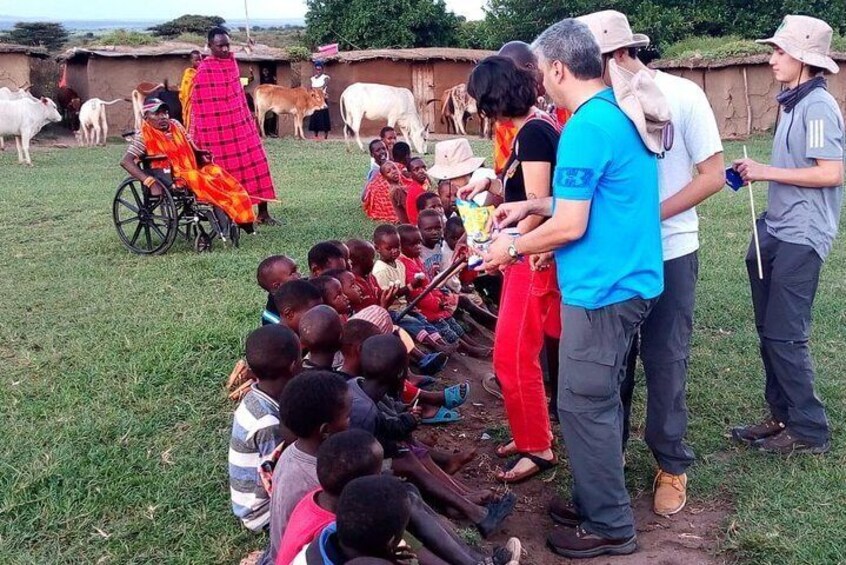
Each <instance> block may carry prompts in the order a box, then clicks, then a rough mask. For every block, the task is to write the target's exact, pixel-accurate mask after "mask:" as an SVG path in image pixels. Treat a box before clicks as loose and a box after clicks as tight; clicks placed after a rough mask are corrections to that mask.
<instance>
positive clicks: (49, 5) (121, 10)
mask: <svg viewBox="0 0 846 565" xmlns="http://www.w3.org/2000/svg"><path fill="white" fill-rule="evenodd" d="M484 1H485V0H446V4H447V7H448V8H449V9H450V10H452V11H453V12H455V13H456V14H459V15H462V16H465V17H466V18H467V19H470V20H478V19H482V18H483V17H484V15H483V12H482V5H483V4H484ZM247 5H248V8H249V10H250V19H283V18H302V17H303V16H305V12H306V7H305V0H247ZM182 14H208V15H217V16H220V17H222V18H224V19H230V18H237V19H243V18H244V2H243V1H242V0H175V1H174V0H142V1H139V2H132V1H130V2H118V1H115V0H29V1H26V2H23V1H21V0H0V16H18V17H21V18H47V19H51V20H116V19H127V20H157V19H163V20H168V19H172V18H175V17H177V16H181V15H182Z"/></svg>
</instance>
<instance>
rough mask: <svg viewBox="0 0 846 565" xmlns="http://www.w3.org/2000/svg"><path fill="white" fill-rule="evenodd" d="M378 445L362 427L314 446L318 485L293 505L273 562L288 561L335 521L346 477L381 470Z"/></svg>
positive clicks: (373, 473) (349, 478)
mask: <svg viewBox="0 0 846 565" xmlns="http://www.w3.org/2000/svg"><path fill="white" fill-rule="evenodd" d="M382 460H383V451H382V446H381V445H379V442H378V441H376V438H374V437H373V436H372V435H371V434H369V433H367V432H365V431H363V430H347V431H344V432H340V433H337V434H335V435H333V436H330V437H329V438H328V439H327V440H326V441H325V442H323V444H322V445H321V446H320V448H319V449H318V450H317V480H318V482H319V483H320V487H319V488H317V489H314V490H312V491H311V492H309V493H308V494H306V495H305V496H304V497H303V498H302V500H300V502H299V503H298V504H297V505H296V506H295V507H294V510H293V512H292V513H291V516H290V518H289V520H288V527H286V528H285V534H284V535H283V536H282V541H281V542H280V544H279V551H278V552H277V554H276V564H277V565H290V563H291V561H293V559H294V557H296V556H297V554H298V553H299V552H300V550H302V548H303V547H305V546H306V545H308V544H309V543H311V541H312V540H313V539H314V538H315V536H317V534H319V533H320V532H321V530H323V528H325V527H326V526H328V525H329V524H331V523H332V522H334V521H335V514H336V512H337V511H338V498H339V497H340V496H341V492H342V491H343V490H344V487H346V486H347V485H348V484H349V483H350V481H352V480H354V479H357V478H359V477H368V476H371V475H379V474H381V473H382Z"/></svg>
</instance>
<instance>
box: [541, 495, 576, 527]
mask: <svg viewBox="0 0 846 565" xmlns="http://www.w3.org/2000/svg"><path fill="white" fill-rule="evenodd" d="M547 511H548V512H549V517H550V518H552V521H553V522H555V523H556V524H561V525H562V526H570V527H573V528H574V527H576V526H578V525H579V524H580V523H581V522H582V517H581V516H579V513H578V512H576V507H575V506H573V505H572V504H571V503H570V502H567V501H566V500H564V499H563V498H561V497H560V496H557V497H555V498H553V499H552V500H551V501H550V502H549V508H548V509H547Z"/></svg>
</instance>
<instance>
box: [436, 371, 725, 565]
mask: <svg viewBox="0 0 846 565" xmlns="http://www.w3.org/2000/svg"><path fill="white" fill-rule="evenodd" d="M490 371H491V366H490V362H485V361H478V360H475V359H471V358H468V357H464V356H461V357H457V358H455V359H454V360H452V361H450V363H449V365H448V367H447V369H446V370H445V371H444V373H443V376H444V380H445V381H448V382H449V383H451V384H454V383H459V382H463V381H465V380H468V381H470V382H471V385H472V388H471V394H470V399H469V400H468V402H467V404H466V405H465V407H463V408H462V414H463V416H464V421H463V422H461V423H459V424H454V425H452V426H445V427H440V428H435V429H432V430H425V431H424V432H422V433H423V434H424V435H425V436H429V437H430V438H431V439H437V441H438V444H439V446H440V447H442V448H448V449H462V450H467V449H476V450H477V451H478V456H477V457H476V459H475V460H474V461H472V462H471V463H470V464H469V465H468V466H467V467H466V468H465V469H463V470H462V471H461V472H460V474H459V477H460V478H461V479H462V480H463V481H465V482H466V483H468V484H469V485H471V486H478V487H485V488H491V489H497V490H500V491H501V490H502V489H503V488H504V487H503V485H502V484H501V483H498V482H497V481H496V480H495V478H494V473H495V472H496V470H497V469H498V467H499V465H501V464H502V460H501V459H499V458H497V457H496V455H495V454H494V449H495V448H496V446H497V445H498V443H499V441H501V440H502V439H503V433H504V432H505V430H507V420H506V418H505V412H504V408H503V405H502V401H500V400H498V399H496V398H494V397H493V396H491V395H489V394H488V393H487V392H485V391H484V390H483V389H482V386H481V384H480V380H481V378H482V376H483V375H484V374H485V373H488V372H490ZM555 432H556V434H557V433H558V431H557V429H556V430H555ZM483 434H486V435H483ZM488 436H492V437H491V438H490V439H483V438H487V437H488ZM566 472H567V468H566V465H559V467H558V468H557V470H556V471H555V472H554V473H552V472H550V473H546V474H544V475H541V476H540V478H536V479H533V480H530V481H528V482H526V483H524V484H521V485H515V486H513V487H512V490H513V491H514V492H515V493H516V494H517V495H518V504H517V508H516V511H515V513H514V515H513V516H511V518H510V519H509V520H508V521H507V522H506V527H505V529H504V531H503V532H502V533H500V534H498V535H497V536H494V537H493V538H492V539H491V540H489V542H490V543H492V544H498V543H499V544H501V543H504V542H505V541H506V540H507V539H508V538H509V537H511V536H516V537H518V538H520V540H521V542H522V544H523V548H524V556H523V560H522V563H526V564H531V565H546V564H552V563H555V564H560V563H566V562H569V560H567V559H564V558H562V557H558V556H556V555H554V554H553V553H552V552H550V551H549V550H548V549H546V545H545V544H546V535H547V533H548V532H549V531H550V530H551V528H552V527H553V526H552V521H551V520H550V519H549V518H548V516H547V514H546V506H547V504H548V502H549V500H550V498H552V497H553V496H555V495H556V493H557V491H558V489H557V487H556V486H555V483H556V482H558V479H560V478H561V477H560V474H561V473H566ZM557 475H558V476H557ZM633 505H634V513H635V523H636V526H637V533H638V544H639V549H638V551H637V552H635V553H634V554H632V555H629V556H622V557H610V558H609V557H602V558H596V559H589V560H579V561H574V563H575V562H578V563H584V564H586V565H600V564H603V565H604V564H606V563H613V564H615V565H617V564H620V565H640V564H647V563H648V564H650V565H655V564H660V565H671V564H679V565H681V564H684V565H700V564H701V565H705V564H708V565H710V564H717V563H724V562H725V560H724V559H721V558H720V557H718V556H716V553H717V546H718V539H719V535H720V531H721V524H722V522H723V521H724V518H725V517H726V515H727V509H726V508H724V507H721V506H708V505H704V504H702V503H699V502H698V501H696V500H690V501H688V505H687V507H686V508H685V509H684V510H683V511H682V512H681V513H679V514H678V515H676V516H674V517H672V518H670V519H667V518H662V517H659V516H657V515H655V514H654V513H653V512H652V499H651V496H650V493H646V494H643V495H641V496H639V497H638V498H636V499H635V500H634V501H633Z"/></svg>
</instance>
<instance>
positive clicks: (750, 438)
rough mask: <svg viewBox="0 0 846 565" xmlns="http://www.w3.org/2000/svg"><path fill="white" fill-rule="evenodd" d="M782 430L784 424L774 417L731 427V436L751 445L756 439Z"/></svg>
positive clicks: (764, 437) (758, 439)
mask: <svg viewBox="0 0 846 565" xmlns="http://www.w3.org/2000/svg"><path fill="white" fill-rule="evenodd" d="M782 430H784V424H782V423H781V422H779V421H778V420H776V419H775V418H770V419H769V420H765V421H763V422H761V423H760V424H752V425H751V426H739V427H737V428H732V430H731V437H733V438H734V439H735V440H736V441H739V442H741V443H745V444H747V445H752V444H753V443H755V442H756V441H760V440H762V439H766V438H768V437H770V436H774V435H776V434H778V433H781V431H782Z"/></svg>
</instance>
